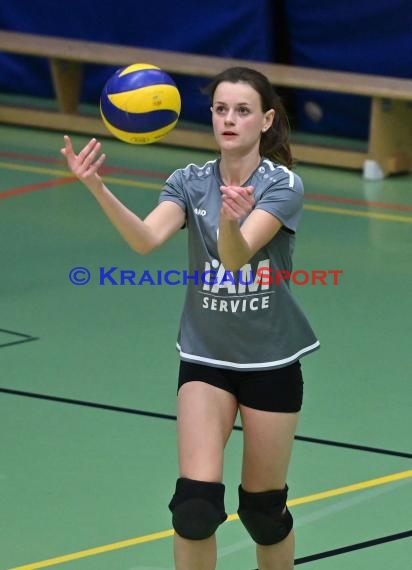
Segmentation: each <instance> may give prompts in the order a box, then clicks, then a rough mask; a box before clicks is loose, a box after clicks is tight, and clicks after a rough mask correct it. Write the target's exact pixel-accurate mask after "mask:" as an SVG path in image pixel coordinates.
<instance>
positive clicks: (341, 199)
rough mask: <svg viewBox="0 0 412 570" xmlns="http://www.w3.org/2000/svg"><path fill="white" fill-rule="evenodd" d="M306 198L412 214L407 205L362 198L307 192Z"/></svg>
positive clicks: (410, 208)
mask: <svg viewBox="0 0 412 570" xmlns="http://www.w3.org/2000/svg"><path fill="white" fill-rule="evenodd" d="M305 198H306V199H307V200H317V201H319V202H333V203H335V204H351V205H353V206H367V207H371V208H382V209H385V210H398V211H400V212H412V206H407V205H406V204H390V203H388V202H374V201H372V200H362V199H361V198H344V197H343V196H328V195H326V194H312V193H310V192H307V193H306V192H305Z"/></svg>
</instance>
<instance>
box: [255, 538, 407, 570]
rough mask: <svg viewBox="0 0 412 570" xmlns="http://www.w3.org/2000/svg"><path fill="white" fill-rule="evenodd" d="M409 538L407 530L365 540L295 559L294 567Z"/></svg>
mask: <svg viewBox="0 0 412 570" xmlns="http://www.w3.org/2000/svg"><path fill="white" fill-rule="evenodd" d="M411 537H412V530H407V531H405V532H399V533H398V534H391V535H389V536H383V537H381V538H375V539H372V540H366V541H365V542H358V543H357V544H351V545H349V546H343V547H342V548H335V549H334V550H326V551H325V552H319V553H317V554H311V555H310V556H303V557H302V558H297V559H296V560H295V565H296V566H297V565H298V564H307V563H308V562H314V561H315V560H321V559H322V558H331V557H332V556H340V555H341V554H347V553H348V552H354V551H355V550H363V549H364V548H371V547H372V546H378V545H379V544H385V543H387V542H394V541H396V540H403V539H404V538H411ZM256 570H257V569H256Z"/></svg>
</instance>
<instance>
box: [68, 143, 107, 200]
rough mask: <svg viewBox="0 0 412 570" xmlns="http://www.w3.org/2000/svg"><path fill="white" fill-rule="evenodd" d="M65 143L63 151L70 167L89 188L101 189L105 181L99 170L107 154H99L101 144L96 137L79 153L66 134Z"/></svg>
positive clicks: (92, 189)
mask: <svg viewBox="0 0 412 570" xmlns="http://www.w3.org/2000/svg"><path fill="white" fill-rule="evenodd" d="M64 143H65V146H64V148H62V149H61V153H62V155H63V156H64V157H65V158H66V161H67V165H68V167H69V169H70V170H71V171H72V172H73V174H74V175H75V176H76V178H78V179H79V180H80V182H82V183H83V184H84V185H85V186H86V187H87V188H88V189H89V190H91V191H94V190H99V189H100V188H101V187H102V184H103V182H102V179H101V178H100V176H99V174H98V170H99V168H100V167H101V166H102V164H103V162H104V161H105V159H106V155H105V154H101V155H100V156H99V152H100V149H101V144H100V143H99V142H98V141H97V140H96V139H91V140H90V141H89V142H88V143H87V145H86V146H85V147H84V148H83V149H82V150H81V151H80V152H79V154H75V152H74V150H73V145H72V141H71V139H70V137H69V136H67V135H65V136H64Z"/></svg>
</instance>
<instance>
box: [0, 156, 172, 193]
mask: <svg viewBox="0 0 412 570" xmlns="http://www.w3.org/2000/svg"><path fill="white" fill-rule="evenodd" d="M0 168H5V169H8V170H19V171H21V172H33V173H35V174H48V175H50V176H53V177H54V176H62V177H65V178H73V174H72V173H71V172H69V171H68V170H57V169H51V168H42V167H40V166H27V165H25V166H24V167H22V166H20V165H17V164H12V163H9V162H0ZM104 181H105V182H108V183H111V184H117V185H121V186H136V187H137V188H148V189H150V190H160V189H161V186H160V184H154V183H153V182H139V181H137V180H125V179H123V178H113V177H109V176H105V177H104ZM73 182H77V181H76V180H73Z"/></svg>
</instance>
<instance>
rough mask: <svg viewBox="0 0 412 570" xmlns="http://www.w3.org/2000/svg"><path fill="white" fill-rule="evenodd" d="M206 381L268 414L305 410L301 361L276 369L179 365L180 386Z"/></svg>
mask: <svg viewBox="0 0 412 570" xmlns="http://www.w3.org/2000/svg"><path fill="white" fill-rule="evenodd" d="M196 380H197V381H200V382H206V383H207V384H211V385H212V386H216V387H217V388H221V389H222V390H226V391H227V392H231V393H232V394H233V395H234V396H235V397H236V399H237V401H238V402H239V404H243V405H244V406H247V407H249V408H254V409H256V410H264V411H268V412H287V413H295V412H298V411H299V410H300V409H301V407H302V399H303V378H302V372H301V368H300V362H299V361H297V362H294V363H293V364H289V365H288V366H284V367H282V368H276V369H274V370H258V371H256V370H251V371H244V370H242V371H239V370H227V369H225V368H214V367H212V366H204V365H203V364H194V363H192V362H184V361H181V362H180V370H179V383H178V391H179V389H180V387H181V386H182V385H183V384H185V383H186V382H192V381H196Z"/></svg>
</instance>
